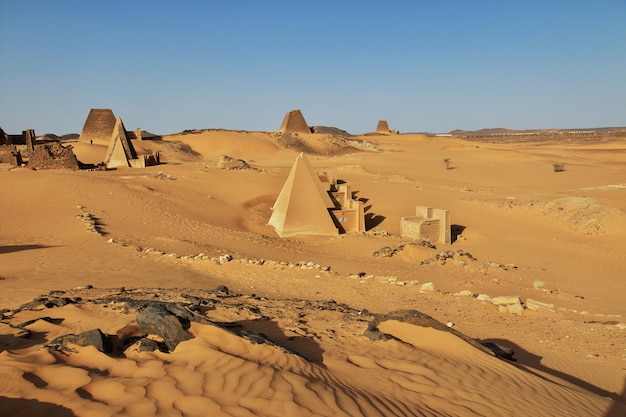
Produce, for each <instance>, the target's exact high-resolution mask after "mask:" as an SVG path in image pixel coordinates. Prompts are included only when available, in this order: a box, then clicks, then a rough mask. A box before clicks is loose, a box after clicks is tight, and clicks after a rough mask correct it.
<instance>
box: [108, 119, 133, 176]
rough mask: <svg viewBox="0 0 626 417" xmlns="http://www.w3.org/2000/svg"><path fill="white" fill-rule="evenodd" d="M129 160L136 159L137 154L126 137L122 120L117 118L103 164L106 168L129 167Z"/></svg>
mask: <svg viewBox="0 0 626 417" xmlns="http://www.w3.org/2000/svg"><path fill="white" fill-rule="evenodd" d="M131 159H137V152H136V151H135V148H134V147H133V144H132V143H131V141H130V139H128V136H127V135H126V129H125V128H124V123H122V119H121V118H119V117H118V118H117V120H116V121H115V126H114V128H113V133H112V134H111V140H110V142H109V149H108V150H107V155H106V158H104V164H105V165H106V167H107V168H117V167H130V166H131V164H130V160H131Z"/></svg>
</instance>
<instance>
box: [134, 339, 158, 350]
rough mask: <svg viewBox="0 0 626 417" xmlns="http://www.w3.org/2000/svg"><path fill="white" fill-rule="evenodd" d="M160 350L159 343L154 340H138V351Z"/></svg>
mask: <svg viewBox="0 0 626 417" xmlns="http://www.w3.org/2000/svg"><path fill="white" fill-rule="evenodd" d="M157 350H160V347H159V344H158V343H157V342H156V340H152V339H148V338H145V337H144V338H142V339H140V340H139V351H140V352H155V351H157Z"/></svg>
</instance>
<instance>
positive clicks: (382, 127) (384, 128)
mask: <svg viewBox="0 0 626 417" xmlns="http://www.w3.org/2000/svg"><path fill="white" fill-rule="evenodd" d="M389 132H390V130H389V124H388V123H387V121H386V120H379V121H378V126H376V133H389Z"/></svg>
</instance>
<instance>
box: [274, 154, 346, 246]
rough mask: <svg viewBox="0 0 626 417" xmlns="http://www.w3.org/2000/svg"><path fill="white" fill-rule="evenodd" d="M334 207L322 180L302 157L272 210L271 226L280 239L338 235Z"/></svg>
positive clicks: (294, 165) (299, 156) (292, 169)
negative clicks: (333, 215) (331, 212)
mask: <svg viewBox="0 0 626 417" xmlns="http://www.w3.org/2000/svg"><path fill="white" fill-rule="evenodd" d="M334 207H335V205H334V204H333V202H332V200H331V198H330V196H329V195H328V193H327V192H326V191H325V190H324V186H323V184H322V182H321V181H320V180H319V177H318V176H317V174H316V173H315V171H314V170H313V168H312V166H311V164H310V163H309V161H308V160H307V159H306V158H305V156H304V154H302V153H301V154H300V155H298V157H297V158H296V161H295V162H294V164H293V167H292V168H291V171H290V172H289V176H288V177H287V181H285V184H284V185H283V188H282V189H281V191H280V194H279V195H278V198H277V199H276V202H275V203H274V207H272V210H273V213H272V216H271V217H270V220H269V222H268V224H269V225H270V226H273V227H274V229H275V230H276V233H278V235H279V236H280V237H287V236H294V235H325V236H327V235H336V234H337V233H338V231H337V228H336V227H335V224H334V222H333V220H332V218H331V216H330V214H329V212H328V209H329V208H334Z"/></svg>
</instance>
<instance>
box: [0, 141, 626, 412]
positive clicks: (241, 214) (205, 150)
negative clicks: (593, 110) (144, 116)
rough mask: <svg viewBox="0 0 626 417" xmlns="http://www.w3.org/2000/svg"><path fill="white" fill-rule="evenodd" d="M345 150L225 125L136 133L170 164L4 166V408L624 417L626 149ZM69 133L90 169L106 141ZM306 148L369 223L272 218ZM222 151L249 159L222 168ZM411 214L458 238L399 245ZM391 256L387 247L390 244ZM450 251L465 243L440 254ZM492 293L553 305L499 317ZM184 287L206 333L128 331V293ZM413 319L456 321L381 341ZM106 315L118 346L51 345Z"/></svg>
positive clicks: (0, 291) (179, 296)
mask: <svg viewBox="0 0 626 417" xmlns="http://www.w3.org/2000/svg"><path fill="white" fill-rule="evenodd" d="M350 140H351V141H353V144H354V145H355V146H356V147H351V146H350V143H347V142H345V141H340V140H338V139H336V138H334V137H332V136H329V135H300V137H299V141H298V143H295V144H294V143H293V142H292V143H286V142H284V141H283V142H280V141H278V140H277V136H276V134H274V133H266V132H239V131H237V132H235V131H223V130H207V131H199V132H195V133H190V134H184V135H183V134H178V135H169V136H165V137H164V138H163V142H162V143H160V142H159V143H157V141H154V142H153V141H142V142H138V141H135V142H134V146H135V147H136V148H137V149H138V151H142V150H147V149H152V148H154V147H157V146H158V147H159V149H160V152H161V160H162V161H163V162H164V164H163V165H159V166H153V167H148V168H143V169H130V168H129V169H118V170H113V171H93V172H84V171H80V172H71V171H62V170H50V171H35V170H29V169H26V168H17V169H10V170H9V169H4V170H0V183H1V184H2V190H3V198H2V203H1V204H0V218H1V219H2V221H1V222H0V308H4V309H5V310H3V311H4V312H3V316H2V321H1V322H0V376H2V378H1V380H0V410H2V411H0V414H2V415H16V416H38V415H41V416H44V415H45V416H137V417H139V416H148V415H159V416H212V415H215V416H218V415H219V416H221V415H224V416H307V415H310V416H515V415H528V416H623V415H626V395H625V390H626V303H625V301H626V281H625V277H626V266H625V264H624V260H625V259H626V258H625V253H626V143H625V142H624V141H623V140H621V141H620V140H613V141H603V142H598V143H592V142H589V141H586V142H584V143H583V142H576V141H569V142H567V143H549V144H542V143H533V142H526V143H509V144H498V143H479V142H470V141H465V140H461V139H457V138H453V137H426V136H423V135H417V134H415V135H366V136H362V137H355V138H351V139H350ZM357 142H358V143H357ZM183 145H186V146H183ZM296 145H297V146H296ZM73 146H74V151H75V153H76V155H77V157H78V159H79V160H81V161H82V162H86V163H97V162H100V161H102V159H103V157H104V154H105V153H106V149H107V147H106V145H100V144H94V145H89V144H85V143H74V144H73ZM302 147H304V149H305V150H306V151H307V156H308V158H309V160H310V162H311V164H312V165H313V166H314V168H315V169H316V170H318V171H324V172H331V173H334V174H336V176H337V178H338V179H340V180H342V181H345V182H347V183H348V184H350V185H351V186H352V190H353V191H355V192H356V194H355V197H356V198H359V199H363V201H365V202H366V204H365V205H366V211H367V221H366V226H367V228H368V231H367V232H366V233H365V234H358V235H349V234H345V235H338V236H333V237H328V236H296V237H292V238H279V237H278V236H277V234H276V233H275V231H274V230H273V228H272V227H271V226H268V225H267V221H268V219H269V217H270V214H271V210H270V209H271V207H272V205H273V203H274V201H275V199H276V197H277V195H278V193H279V192H280V189H281V187H282V184H283V182H284V181H285V178H286V177H287V174H288V172H289V169H290V167H291V165H292V164H293V161H294V159H295V158H296V156H297V155H298V153H299V152H300V151H301V150H302ZM191 150H192V151H191ZM221 155H228V156H230V157H233V158H240V159H243V160H245V161H246V162H248V163H249V164H250V165H251V166H252V167H253V168H255V169H254V170H223V169H218V168H217V161H218V159H219V158H220V156H221ZM444 159H449V161H450V167H449V168H450V169H447V167H446V165H445V164H444V162H443V160H444ZM556 161H559V162H562V163H564V164H565V171H563V172H554V170H553V166H552V164H553V163H554V162H556ZM416 205H426V206H431V207H436V208H444V209H447V210H450V212H451V220H452V223H453V225H454V228H455V230H456V233H455V235H456V234H458V237H457V238H456V239H455V240H454V242H453V243H452V244H451V245H441V244H436V248H431V247H427V246H422V245H418V244H412V243H413V242H411V240H410V239H407V238H402V237H401V236H400V219H401V218H402V217H404V216H411V215H412V214H413V213H414V211H415V206H416ZM383 248H387V249H391V250H388V251H387V252H386V253H390V254H393V256H374V253H380V250H381V249H383ZM442 251H454V252H455V253H456V255H455V256H452V257H450V258H449V259H447V260H445V262H444V261H440V262H430V263H422V261H424V260H428V259H433V257H435V256H436V255H437V254H438V253H441V252H442ZM467 254H470V255H471V256H467ZM424 283H433V284H434V287H435V289H434V290H432V289H431V290H428V289H426V288H425V287H422V285H423V284H424ZM219 286H225V287H227V288H228V290H229V291H224V289H223V287H221V288H222V291H221V292H220V291H215V290H216V288H218V287H219ZM479 294H486V295H488V296H490V297H496V296H519V297H520V298H521V299H522V300H523V301H524V302H525V304H526V306H528V302H527V300H529V299H531V300H536V301H539V302H542V303H546V304H550V305H552V308H551V310H550V311H534V310H531V309H528V308H526V309H525V310H524V312H523V314H521V315H517V314H511V313H509V312H500V311H499V308H498V306H496V305H494V304H492V303H491V302H489V301H488V299H487V300H486V301H481V299H483V298H481V297H477V296H478V295H479ZM37 299H38V300H39V301H35V302H31V301H33V300H37ZM60 299H65V300H66V301H65V302H63V303H58V304H56V305H52V304H51V303H50V300H53V301H54V302H56V301H55V300H60ZM46 300H48V301H46ZM68 300H69V301H68ZM128 300H138V301H137V302H138V303H139V304H132V303H131V304H129V301H128ZM190 300H195V304H194V305H195V306H196V307H198V308H197V309H196V310H195V313H194V314H196V315H197V316H199V317H200V319H199V321H193V322H191V323H190V325H189V328H188V332H189V333H190V335H192V336H193V337H191V338H190V339H189V340H186V341H182V342H180V343H179V344H178V345H177V346H176V347H175V349H173V350H172V351H167V352H166V351H160V350H156V351H142V350H141V349H139V348H138V345H137V344H136V343H135V344H133V343H132V341H133V340H134V339H132V337H131V336H133V335H137V334H138V324H137V314H138V310H140V307H137V308H135V307H134V306H137V305H141V303H144V304H145V303H149V302H150V303H151V302H160V301H163V302H176V303H180V304H181V305H183V306H191V304H190V303H191V301H190ZM397 310H417V311H419V312H422V313H424V314H426V315H428V316H431V317H432V318H433V319H434V320H436V321H437V322H438V323H442V324H443V328H442V327H438V326H434V327H432V326H424V325H420V323H414V322H406V321H402V320H399V319H393V318H390V319H388V320H386V321H383V322H381V323H380V324H379V326H378V331H379V332H380V333H381V334H383V335H386V336H385V338H386V339H388V340H375V339H372V338H369V337H366V336H365V335H364V332H365V331H366V329H368V325H369V324H370V323H371V322H372V320H374V319H375V318H376V317H377V315H382V314H387V313H390V312H392V311H397ZM93 329H100V330H101V332H102V333H103V334H106V335H109V336H111V338H112V339H113V340H114V344H115V346H114V349H113V350H112V351H111V352H102V351H100V350H97V349H96V348H95V347H94V346H80V345H78V344H76V345H74V344H70V345H69V347H70V348H71V350H69V351H68V350H58V349H55V348H53V347H50V346H47V345H49V344H50V343H51V342H52V341H53V340H55V339H56V338H58V337H61V336H64V335H71V334H79V333H81V332H85V331H89V330H93ZM446 329H449V330H450V331H446ZM246 332H251V333H250V334H253V335H262V337H263V338H262V340H261V341H259V340H258V339H256V340H255V339H254V337H252V338H250V337H244V336H243V335H245V334H247V333H246ZM462 335H464V336H465V337H461V336H462ZM259 337H260V336H259ZM157 341H159V340H158V338H157ZM484 343H495V344H498V345H499V346H502V347H506V348H510V349H513V350H514V351H515V354H514V359H516V361H513V360H507V359H503V358H500V357H496V356H495V355H494V354H493V353H492V352H491V350H488V349H486V348H483V345H482V344H484Z"/></svg>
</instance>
